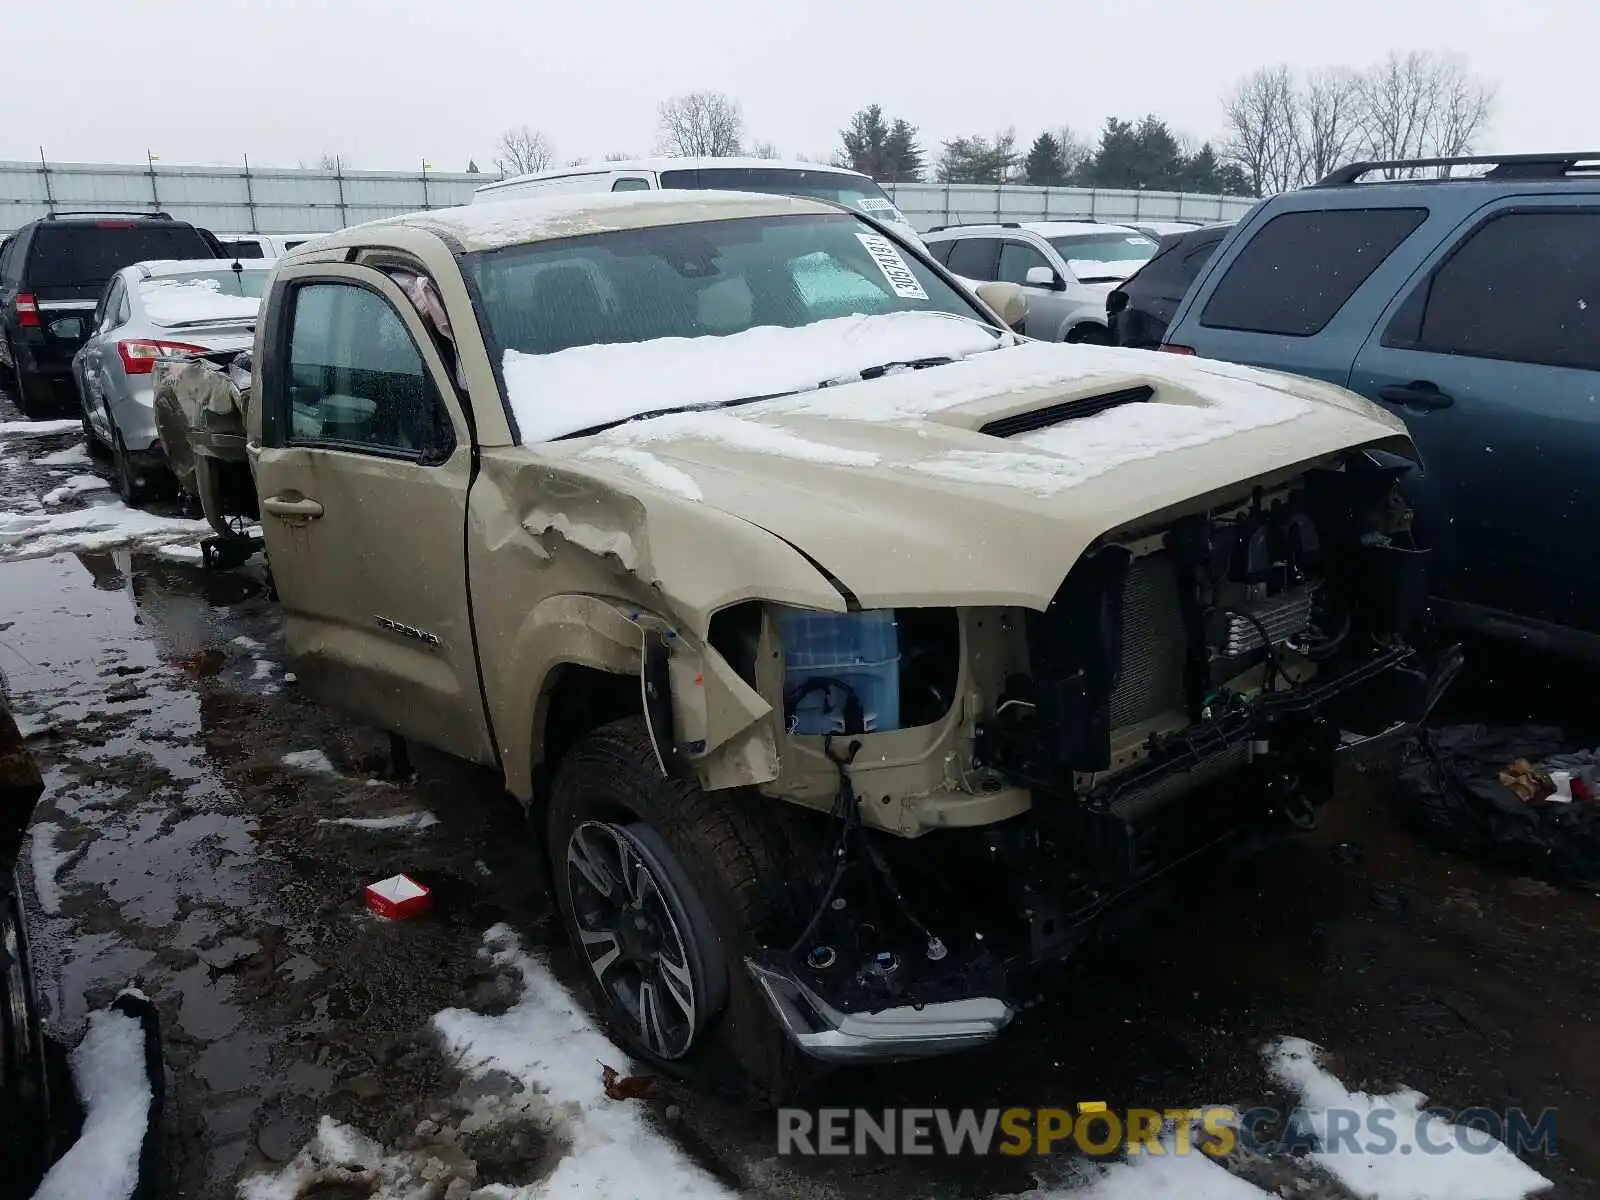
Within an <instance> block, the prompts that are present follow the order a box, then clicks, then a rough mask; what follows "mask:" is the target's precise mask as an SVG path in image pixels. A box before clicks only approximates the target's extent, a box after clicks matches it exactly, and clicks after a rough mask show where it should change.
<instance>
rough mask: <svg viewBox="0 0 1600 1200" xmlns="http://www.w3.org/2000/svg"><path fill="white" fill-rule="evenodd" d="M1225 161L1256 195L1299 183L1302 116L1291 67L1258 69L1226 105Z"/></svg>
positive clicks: (1240, 84) (1281, 65) (1278, 190)
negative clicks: (1241, 173)
mask: <svg viewBox="0 0 1600 1200" xmlns="http://www.w3.org/2000/svg"><path fill="white" fill-rule="evenodd" d="M1223 115H1224V117H1225V119H1226V121H1227V124H1228V141H1227V144H1226V147H1225V149H1226V153H1227V156H1228V157H1229V158H1230V159H1232V160H1233V161H1234V162H1236V163H1238V164H1239V166H1240V167H1242V168H1243V169H1244V173H1245V174H1246V175H1247V176H1248V177H1249V179H1250V183H1251V185H1252V186H1253V187H1254V188H1255V190H1256V194H1257V195H1267V194H1269V193H1271V192H1282V191H1287V190H1288V189H1289V188H1291V187H1294V186H1296V185H1297V184H1298V183H1299V182H1300V179H1299V174H1300V164H1299V161H1298V160H1299V149H1298V147H1299V144H1300V141H1301V138H1300V135H1299V133H1298V125H1299V111H1298V105H1297V103H1296V97H1295V86H1294V76H1293V74H1292V73H1291V72H1290V70H1289V67H1288V65H1287V64H1280V65H1278V66H1276V67H1258V68H1257V69H1256V70H1254V71H1252V72H1251V73H1250V74H1249V75H1246V76H1245V77H1244V78H1243V79H1242V80H1240V81H1239V83H1238V85H1237V86H1236V87H1235V88H1234V90H1233V92H1232V93H1231V94H1229V95H1228V96H1227V97H1226V98H1225V99H1224V100H1223Z"/></svg>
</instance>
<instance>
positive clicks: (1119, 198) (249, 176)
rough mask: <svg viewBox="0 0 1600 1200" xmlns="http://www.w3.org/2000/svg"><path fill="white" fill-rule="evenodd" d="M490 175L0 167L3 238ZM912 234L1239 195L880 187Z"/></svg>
mask: <svg viewBox="0 0 1600 1200" xmlns="http://www.w3.org/2000/svg"><path fill="white" fill-rule="evenodd" d="M492 178H493V176H488V175H468V174H456V173H453V172H440V171H425V172H417V171H412V172H406V171H345V170H335V171H320V170H319V171H302V170H291V169H287V168H261V167H251V166H249V165H248V164H243V163H241V164H240V166H238V167H180V166H164V165H162V164H160V163H155V162H151V163H146V164H143V165H137V164H136V165H128V164H121V165H118V164H95V163H50V162H44V161H40V162H32V163H30V162H0V233H9V232H11V231H12V230H14V229H16V228H17V227H18V226H20V225H24V224H26V223H27V222H29V221H31V220H33V219H34V218H35V217H41V216H44V215H45V214H46V213H49V212H52V211H53V212H102V211H113V210H115V211H134V212H148V211H155V210H160V211H162V212H169V213H171V214H172V215H173V216H174V217H177V218H179V219H181V220H185V221H191V222H193V223H194V224H196V225H200V226H203V227H205V228H207V229H211V230H215V231H216V232H219V233H245V232H253V233H318V232H322V231H324V230H330V229H341V228H343V227H344V226H346V225H354V224H357V223H359V222H361V221H370V220H374V219H376V218H378V217H390V216H395V215H397V214H399V213H407V212H416V211H417V210H418V209H425V208H447V207H449V206H451V205H456V204H466V203H468V202H469V201H470V200H471V199H472V190H473V188H475V187H478V186H479V185H480V184H483V183H487V182H489V181H490V180H491V179H492ZM885 187H886V190H887V191H888V192H889V193H890V194H891V195H893V196H894V198H895V203H896V204H898V205H899V206H900V209H901V211H903V212H904V213H905V214H906V216H907V218H909V219H910V221H911V223H912V224H913V225H915V226H916V227H917V228H918V229H919V230H927V229H930V228H932V227H933V226H935V225H956V224H971V223H974V222H978V221H1038V220H1068V219H1071V218H1076V217H1093V218H1096V219H1098V220H1101V221H1131V220H1138V219H1143V220H1148V221H1162V220H1187V221H1216V220H1230V219H1232V218H1235V217H1238V216H1241V215H1243V213H1244V212H1245V211H1246V210H1247V209H1248V208H1249V207H1250V205H1251V204H1253V203H1254V201H1253V200H1250V199H1249V198H1246V197H1239V196H1207V195H1196V194H1192V193H1183V192H1147V191H1120V190H1116V191H1113V190H1099V189H1093V188H1036V187H1021V186H1016V185H1009V184H1008V185H992V184H943V183H901V184H887V185H885Z"/></svg>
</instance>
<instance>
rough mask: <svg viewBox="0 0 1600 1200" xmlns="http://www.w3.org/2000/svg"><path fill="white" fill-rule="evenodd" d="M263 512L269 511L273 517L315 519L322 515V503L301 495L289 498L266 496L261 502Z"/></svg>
mask: <svg viewBox="0 0 1600 1200" xmlns="http://www.w3.org/2000/svg"><path fill="white" fill-rule="evenodd" d="M261 508H262V511H263V512H269V513H271V514H272V515H273V516H275V517H305V518H306V519H308V520H315V519H316V518H317V517H320V516H321V515H322V505H320V504H318V503H317V502H316V501H315V500H310V499H306V498H305V497H301V498H300V499H299V500H291V499H289V497H287V496H268V497H267V498H266V499H265V500H263V501H262V502H261Z"/></svg>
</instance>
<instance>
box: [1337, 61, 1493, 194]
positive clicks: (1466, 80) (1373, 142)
mask: <svg viewBox="0 0 1600 1200" xmlns="http://www.w3.org/2000/svg"><path fill="white" fill-rule="evenodd" d="M1362 100H1363V102H1364V104H1365V107H1366V137H1365V139H1364V142H1365V145H1364V148H1365V150H1366V152H1367V153H1368V154H1370V155H1371V156H1372V157H1373V158H1376V159H1398V158H1434V157H1440V158H1447V157H1449V156H1451V155H1457V154H1462V153H1464V152H1465V151H1467V150H1470V149H1471V148H1472V143H1473V141H1474V140H1475V139H1476V138H1477V136H1478V135H1479V134H1481V133H1482V132H1483V130H1484V127H1485V126H1486V125H1487V124H1488V122H1489V114H1490V110H1491V109H1492V108H1493V105H1494V92H1493V89H1492V88H1490V87H1489V85H1488V84H1486V83H1484V82H1482V81H1481V80H1477V79H1474V78H1473V77H1472V76H1471V75H1470V74H1469V73H1468V71H1467V68H1466V64H1465V63H1464V62H1463V61H1462V60H1461V59H1459V58H1457V57H1454V56H1452V55H1442V54H1435V53H1434V52H1433V51H1431V50H1412V51H1410V52H1408V53H1405V54H1401V53H1399V52H1398V51H1396V52H1394V53H1391V54H1390V55H1389V57H1388V58H1386V59H1384V60H1383V62H1381V63H1379V64H1378V65H1377V66H1376V67H1373V68H1372V69H1371V70H1370V71H1368V72H1367V73H1366V74H1365V75H1363V76H1362ZM1385 174H1386V175H1387V176H1388V177H1389V178H1391V179H1392V178H1394V177H1396V176H1399V175H1410V174H1415V172H1414V171H1408V170H1407V169H1405V168H1398V167H1395V168H1389V169H1388V170H1387V171H1385Z"/></svg>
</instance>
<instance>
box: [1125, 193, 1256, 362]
mask: <svg viewBox="0 0 1600 1200" xmlns="http://www.w3.org/2000/svg"><path fill="white" fill-rule="evenodd" d="M1231 228H1233V226H1232V224H1225V225H1203V226H1196V227H1195V228H1194V229H1191V230H1188V231H1186V232H1183V233H1168V234H1164V235H1162V237H1161V238H1160V240H1159V241H1158V242H1157V243H1156V252H1155V255H1154V257H1152V258H1151V259H1150V261H1149V262H1147V263H1145V264H1144V266H1142V267H1140V268H1139V270H1138V272H1137V273H1135V274H1134V275H1133V277H1132V278H1130V279H1129V280H1127V281H1126V282H1125V283H1123V284H1121V285H1120V286H1118V287H1115V288H1113V289H1112V290H1111V291H1110V293H1109V294H1107V296H1106V328H1108V329H1109V330H1110V331H1111V340H1112V342H1113V343H1115V344H1116V345H1118V346H1131V347H1133V348H1134V349H1136V350H1154V349H1155V348H1156V347H1157V346H1159V345H1160V344H1161V339H1162V338H1164V337H1165V336H1166V334H1167V322H1168V321H1170V320H1172V314H1173V313H1175V312H1177V311H1178V305H1180V304H1182V303H1183V297H1184V295H1185V294H1186V293H1187V292H1188V291H1189V285H1190V284H1192V283H1193V282H1194V281H1195V276H1197V275H1199V274H1200V268H1201V267H1203V266H1205V265H1206V260H1207V259H1209V258H1210V257H1211V255H1212V254H1213V253H1215V252H1216V249H1217V246H1218V245H1220V244H1221V242H1222V239H1223V238H1225V237H1226V236H1227V235H1228V230H1229V229H1231Z"/></svg>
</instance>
